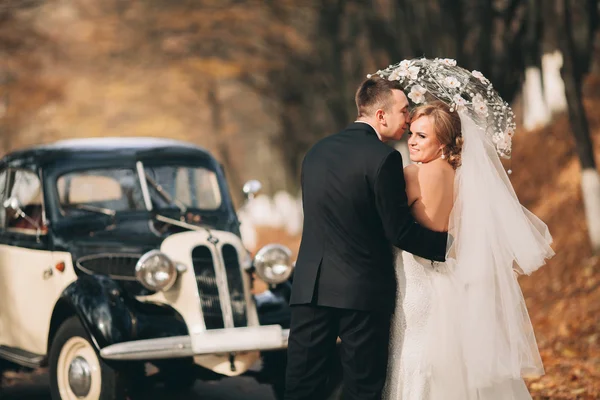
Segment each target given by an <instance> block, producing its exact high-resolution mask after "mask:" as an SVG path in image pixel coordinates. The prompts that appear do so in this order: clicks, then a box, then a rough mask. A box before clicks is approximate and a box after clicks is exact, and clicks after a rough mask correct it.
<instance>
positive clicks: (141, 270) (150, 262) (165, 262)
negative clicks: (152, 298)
mask: <svg viewBox="0 0 600 400" xmlns="http://www.w3.org/2000/svg"><path fill="white" fill-rule="evenodd" d="M135 277H136V278H137V280H138V281H140V283H141V284H142V285H143V286H144V287H145V288H147V289H150V290H153V291H156V292H157V291H160V290H163V291H165V290H169V289H170V288H171V286H173V284H174V283H175V281H176V280H177V268H176V266H175V264H174V263H173V261H171V259H170V258H169V257H167V256H166V255H165V254H164V253H161V252H160V251H158V250H152V251H149V252H148V253H146V254H144V255H143V256H141V257H140V259H139V260H138V262H137V264H136V265H135Z"/></svg>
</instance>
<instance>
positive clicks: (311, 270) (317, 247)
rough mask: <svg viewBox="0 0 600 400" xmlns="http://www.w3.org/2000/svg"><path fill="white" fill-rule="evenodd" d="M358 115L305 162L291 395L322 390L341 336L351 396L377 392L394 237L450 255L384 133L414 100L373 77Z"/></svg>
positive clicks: (409, 246)
mask: <svg viewBox="0 0 600 400" xmlns="http://www.w3.org/2000/svg"><path fill="white" fill-rule="evenodd" d="M355 100H356V106H357V108H358V119H357V121H356V122H355V123H353V124H351V125H350V126H348V127H347V128H346V129H345V130H343V131H341V132H339V133H337V134H335V135H332V136H329V137H326V138H324V139H323V140H321V141H319V142H318V143H317V144H315V145H314V146H313V147H312V148H311V149H310V150H309V152H308V153H307V154H306V157H305V158H304V162H303V165H302V194H303V207H304V230H303V233H302V243H301V245H300V252H299V255H298V261H297V263H296V268H295V271H294V282H293V287H292V296H291V301H290V304H291V305H292V320H291V326H290V337H289V345H288V346H289V347H288V367H287V371H286V393H285V399H286V400H296V399H306V400H309V399H310V400H319V399H323V398H324V396H325V394H324V392H323V387H324V385H325V382H326V380H327V378H328V376H327V371H328V369H329V363H330V362H331V359H332V357H334V356H335V351H336V340H337V338H338V336H339V337H340V339H341V361H342V365H343V371H344V390H345V393H344V399H373V400H374V399H380V398H381V391H382V388H383V385H384V382H385V377H386V366H387V365H386V362H387V346H388V339H389V326H390V318H391V312H392V311H393V307H394V304H395V296H396V279H395V273H394V253H393V249H392V245H394V246H396V247H399V248H401V249H403V250H406V251H409V252H411V253H414V254H416V255H419V256H421V257H424V258H428V259H431V260H436V261H444V254H445V250H446V240H447V234H446V233H439V232H432V231H429V230H427V229H425V228H423V227H422V226H420V225H418V224H417V223H416V222H415V220H414V219H413V217H412V216H411V213H410V209H409V205H408V204H407V197H406V193H405V182H404V175H403V172H402V157H401V156H400V153H398V152H397V151H395V150H394V149H393V148H392V147H390V146H387V145H385V144H384V142H386V141H389V140H397V139H400V137H401V136H402V135H403V133H404V131H405V130H406V129H407V127H408V123H409V115H408V100H407V99H406V96H405V94H404V92H403V91H402V89H401V88H400V86H399V85H398V83H397V82H395V81H388V80H386V79H382V78H378V77H374V78H370V79H367V80H366V81H364V82H363V83H362V84H361V85H360V87H359V88H358V91H357V92H356V97H355Z"/></svg>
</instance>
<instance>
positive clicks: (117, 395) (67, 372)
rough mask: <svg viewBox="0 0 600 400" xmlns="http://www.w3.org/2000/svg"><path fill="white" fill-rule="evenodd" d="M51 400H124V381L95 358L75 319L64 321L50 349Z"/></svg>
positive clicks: (95, 353)
mask: <svg viewBox="0 0 600 400" xmlns="http://www.w3.org/2000/svg"><path fill="white" fill-rule="evenodd" d="M48 362H49V367H50V393H51V396H52V399H53V400H81V399H83V400H117V399H123V398H124V397H125V390H124V379H123V378H122V377H121V376H120V374H119V372H118V371H116V370H115V369H114V368H111V367H110V366H109V365H107V364H106V363H105V362H104V361H103V360H102V359H101V358H100V357H99V355H98V353H97V352H96V350H95V349H94V346H93V345H92V343H91V341H90V338H89V336H88V334H87V332H86V330H85V328H84V327H83V325H81V322H80V321H79V319H78V318H77V317H71V318H69V319H67V320H66V321H65V322H64V323H63V324H62V325H61V326H60V328H59V329H58V331H57V332H56V336H55V337H54V340H53V341H52V345H51V347H50V356H49V359H48Z"/></svg>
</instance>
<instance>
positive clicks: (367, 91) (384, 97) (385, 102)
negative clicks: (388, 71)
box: [354, 76, 402, 118]
mask: <svg viewBox="0 0 600 400" xmlns="http://www.w3.org/2000/svg"><path fill="white" fill-rule="evenodd" d="M392 90H402V86H400V82H398V81H396V80H394V81H390V80H387V79H385V78H380V77H379V76H374V77H371V78H368V79H365V80H364V81H363V82H362V83H361V84H360V86H359V87H358V90H357V91H356V95H355V96H354V101H355V102H356V110H357V112H358V117H359V118H360V117H365V116H372V115H373V113H374V112H375V111H377V110H378V109H380V108H381V109H382V110H387V109H388V108H389V107H390V105H391V103H392Z"/></svg>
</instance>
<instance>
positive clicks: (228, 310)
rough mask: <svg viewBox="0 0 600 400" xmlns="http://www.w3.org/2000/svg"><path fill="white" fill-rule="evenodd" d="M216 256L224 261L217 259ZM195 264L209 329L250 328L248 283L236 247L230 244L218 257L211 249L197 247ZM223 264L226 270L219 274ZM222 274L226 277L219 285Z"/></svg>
mask: <svg viewBox="0 0 600 400" xmlns="http://www.w3.org/2000/svg"><path fill="white" fill-rule="evenodd" d="M214 256H217V257H220V258H221V259H220V260H216V259H215V258H214ZM192 262H193V265H194V274H195V275H196V284H197V285H198V292H199V294H200V307H201V309H202V313H203V315H204V324H205V325H206V329H222V328H225V327H228V328H230V327H243V326H247V325H248V319H247V305H246V300H245V296H244V281H243V279H242V271H241V270H240V264H239V261H238V255H237V251H236V250H235V248H234V247H233V246H232V245H227V244H226V245H224V246H223V250H222V253H221V254H218V253H213V252H212V251H211V249H210V248H209V247H207V246H197V247H195V248H194V249H193V250H192ZM220 265H224V267H225V268H224V271H220V272H218V271H217V268H220ZM219 274H221V276H222V277H223V281H222V282H223V283H222V284H219V279H218V276H219ZM221 299H223V301H221ZM228 315H229V316H231V319H229V318H228ZM228 320H229V321H230V322H229V323H228V322H227V321H228Z"/></svg>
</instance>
